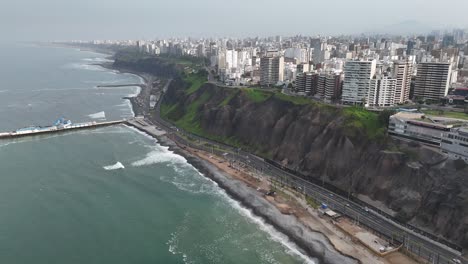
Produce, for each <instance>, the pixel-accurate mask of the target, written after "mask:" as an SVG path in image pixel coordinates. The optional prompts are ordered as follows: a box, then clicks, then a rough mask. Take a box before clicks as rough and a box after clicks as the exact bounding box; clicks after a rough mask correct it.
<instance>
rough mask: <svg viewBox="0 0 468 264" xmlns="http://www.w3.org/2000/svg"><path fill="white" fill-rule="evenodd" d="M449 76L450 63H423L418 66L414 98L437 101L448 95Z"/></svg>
mask: <svg viewBox="0 0 468 264" xmlns="http://www.w3.org/2000/svg"><path fill="white" fill-rule="evenodd" d="M450 75H451V67H450V63H433V62H425V63H420V64H418V72H417V75H416V82H415V85H414V97H415V98H417V99H424V100H426V99H429V100H433V101H439V100H440V98H442V97H444V96H446V95H447V93H448V89H449V85H450Z"/></svg>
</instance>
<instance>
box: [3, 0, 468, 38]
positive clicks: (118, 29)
mask: <svg viewBox="0 0 468 264" xmlns="http://www.w3.org/2000/svg"><path fill="white" fill-rule="evenodd" d="M467 8H468V3H466V2H464V1H459V0H449V1H446V2H444V5H440V2H438V1H433V0H430V1H422V0H416V1H411V2H407V1H403V0H395V1H393V2H392V4H391V5H379V4H375V3H374V2H373V1H370V0H361V1H359V3H356V4H355V5H353V6H349V2H347V1H344V0H339V1H335V3H334V4H333V6H330V4H329V3H324V2H319V1H303V0H301V1H296V2H294V3H293V4H291V3H286V2H282V1H278V0H273V1H269V2H268V6H266V5H265V3H261V2H251V1H246V0H240V1H236V2H235V4H231V5H223V4H220V3H219V1H214V0H202V1H196V2H193V1H183V2H162V1H148V0H138V1H133V2H131V3H130V2H128V1H125V0H117V1H109V0H101V1H97V2H96V1H89V0H85V1H80V2H71V1H56V0H44V1H40V2H37V1H32V0H23V1H15V2H8V3H4V4H3V7H2V9H1V10H0V29H1V32H2V35H1V37H0V40H3V41H5V40H20V41H47V40H70V39H84V40H90V39H151V38H159V37H181V36H191V37H210V36H213V37H224V36H232V37H246V36H268V35H296V34H302V35H316V34H323V35H339V34H360V33H366V32H377V33H378V32H382V33H386V32H385V31H394V32H390V33H404V32H403V31H405V30H406V31H407V30H409V32H411V31H412V30H413V31H414V32H413V33H419V32H420V31H429V30H431V29H445V28H453V27H460V28H464V27H467V26H468V20H467V19H466V17H465V16H464V14H463V10H466V9H467ZM323 11H326V12H323ZM360 14H362V15H360ZM399 31H401V32H399ZM420 33H427V32H420Z"/></svg>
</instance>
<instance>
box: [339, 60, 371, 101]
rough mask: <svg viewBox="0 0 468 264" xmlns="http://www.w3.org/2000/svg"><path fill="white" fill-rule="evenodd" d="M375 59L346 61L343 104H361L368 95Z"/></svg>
mask: <svg viewBox="0 0 468 264" xmlns="http://www.w3.org/2000/svg"><path fill="white" fill-rule="evenodd" d="M376 65H377V62H376V60H371V61H347V62H346V64H345V67H344V81H343V95H342V102H343V103H344V104H362V103H363V102H364V101H366V100H367V98H368V95H369V85H370V80H371V79H372V78H373V77H374V75H375V71H376Z"/></svg>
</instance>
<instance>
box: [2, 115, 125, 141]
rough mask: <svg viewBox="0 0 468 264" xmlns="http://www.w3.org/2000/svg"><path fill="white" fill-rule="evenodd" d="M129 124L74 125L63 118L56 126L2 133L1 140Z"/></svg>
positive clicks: (32, 127)
mask: <svg viewBox="0 0 468 264" xmlns="http://www.w3.org/2000/svg"><path fill="white" fill-rule="evenodd" d="M125 122H127V120H126V119H122V120H116V121H107V122H95V121H93V122H85V123H76V124H72V123H71V122H70V120H64V119H63V118H61V119H58V120H57V121H56V122H55V124H54V125H52V126H47V127H39V126H31V127H25V128H21V129H18V130H15V131H11V132H0V139H9V138H18V137H27V136H36V135H42V134H53V133H63V132H69V131H75V130H83V129H92V128H98V127H104V126H112V125H118V124H123V123H125Z"/></svg>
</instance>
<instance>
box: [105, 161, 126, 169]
mask: <svg viewBox="0 0 468 264" xmlns="http://www.w3.org/2000/svg"><path fill="white" fill-rule="evenodd" d="M103 168H104V169H105V170H119V169H125V166H124V165H123V164H122V163H120V162H117V163H115V164H114V165H109V166H104V167H103Z"/></svg>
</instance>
